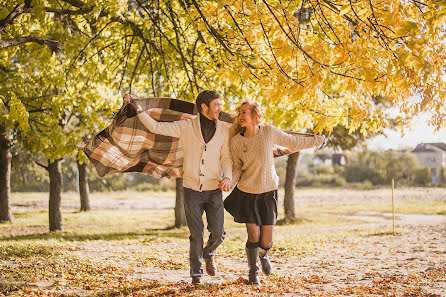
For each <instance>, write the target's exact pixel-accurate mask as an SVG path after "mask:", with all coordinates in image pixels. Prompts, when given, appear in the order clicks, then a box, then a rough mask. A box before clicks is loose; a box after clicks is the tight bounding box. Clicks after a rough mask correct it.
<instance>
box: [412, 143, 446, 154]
mask: <svg viewBox="0 0 446 297" xmlns="http://www.w3.org/2000/svg"><path fill="white" fill-rule="evenodd" d="M438 151H444V152H446V143H443V142H438V143H420V144H419V145H417V147H416V148H415V149H414V150H413V151H412V153H428V152H438Z"/></svg>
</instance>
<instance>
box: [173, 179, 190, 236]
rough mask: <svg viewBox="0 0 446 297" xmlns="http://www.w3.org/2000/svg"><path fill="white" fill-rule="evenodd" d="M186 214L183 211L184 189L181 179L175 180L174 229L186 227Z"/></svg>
mask: <svg viewBox="0 0 446 297" xmlns="http://www.w3.org/2000/svg"><path fill="white" fill-rule="evenodd" d="M186 224H187V223H186V212H185V211H184V188H183V179H182V178H177V179H176V197H175V227H176V228H180V227H181V226H186Z"/></svg>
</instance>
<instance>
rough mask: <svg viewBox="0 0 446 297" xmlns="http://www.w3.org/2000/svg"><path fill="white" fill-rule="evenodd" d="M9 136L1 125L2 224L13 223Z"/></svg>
mask: <svg viewBox="0 0 446 297" xmlns="http://www.w3.org/2000/svg"><path fill="white" fill-rule="evenodd" d="M10 146H11V144H10V142H9V139H8V135H7V133H6V129H5V127H4V126H1V125H0V222H11V221H12V213H11V206H10V202H9V201H10V199H11V195H10V187H11V181H10V174H11V149H10Z"/></svg>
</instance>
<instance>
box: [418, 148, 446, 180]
mask: <svg viewBox="0 0 446 297" xmlns="http://www.w3.org/2000/svg"><path fill="white" fill-rule="evenodd" d="M412 153H413V154H415V155H416V156H417V159H418V162H419V163H420V165H421V166H427V167H429V168H430V169H431V173H432V183H433V184H440V183H441V182H444V181H442V180H441V169H442V168H443V167H446V143H420V144H419V145H417V147H416V148H415V149H414V150H413V151H412Z"/></svg>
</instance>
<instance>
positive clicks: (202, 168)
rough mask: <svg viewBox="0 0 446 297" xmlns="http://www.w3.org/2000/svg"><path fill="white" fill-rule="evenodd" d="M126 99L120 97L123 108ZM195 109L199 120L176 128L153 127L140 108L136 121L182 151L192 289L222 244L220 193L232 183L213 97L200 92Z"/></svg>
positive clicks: (180, 123) (159, 124)
mask: <svg viewBox="0 0 446 297" xmlns="http://www.w3.org/2000/svg"><path fill="white" fill-rule="evenodd" d="M131 99H132V98H131V97H130V96H129V95H126V96H125V98H124V100H125V101H126V102H127V103H128V102H130V100H131ZM196 105H197V109H198V112H199V115H198V116H197V117H196V118H194V119H189V120H182V121H176V122H157V121H156V120H154V119H153V118H151V117H150V116H149V115H148V114H147V113H145V112H143V110H142V108H141V106H137V112H138V118H139V120H140V121H141V122H142V123H143V124H144V125H145V126H146V128H147V129H148V130H149V131H150V132H152V133H154V134H160V135H166V136H172V137H176V138H179V140H180V143H181V147H182V148H183V154H184V163H183V186H184V206H185V211H186V220H187V226H188V227H189V231H190V237H189V241H190V250H189V263H190V275H191V277H192V284H200V283H201V278H202V276H203V270H202V269H201V263H202V259H203V258H204V260H205V263H206V272H207V273H208V274H209V275H211V276H213V275H215V273H216V270H217V267H216V264H215V261H214V254H215V250H216V249H217V247H218V246H219V245H220V244H221V243H222V242H223V240H224V238H225V231H224V227H223V223H224V208H223V196H222V192H221V191H222V190H223V191H229V189H230V184H231V178H232V159H231V155H230V151H229V129H228V127H227V126H226V125H225V124H223V123H222V122H221V121H219V120H218V115H219V114H220V111H221V109H220V105H221V98H220V95H219V94H218V93H217V92H216V91H202V92H201V93H200V94H198V96H197V99H196ZM203 211H205V212H206V219H207V222H208V230H209V232H210V236H209V240H208V242H207V245H206V247H205V248H203V228H204V227H203V220H202V215H203Z"/></svg>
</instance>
